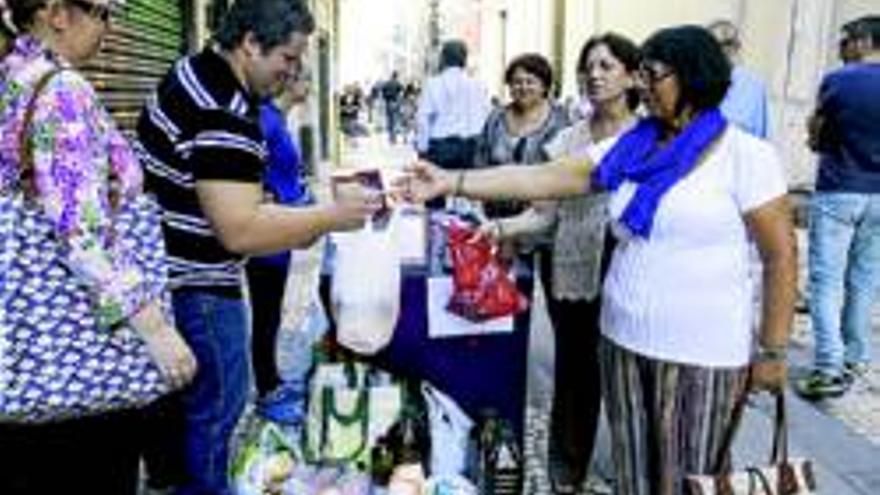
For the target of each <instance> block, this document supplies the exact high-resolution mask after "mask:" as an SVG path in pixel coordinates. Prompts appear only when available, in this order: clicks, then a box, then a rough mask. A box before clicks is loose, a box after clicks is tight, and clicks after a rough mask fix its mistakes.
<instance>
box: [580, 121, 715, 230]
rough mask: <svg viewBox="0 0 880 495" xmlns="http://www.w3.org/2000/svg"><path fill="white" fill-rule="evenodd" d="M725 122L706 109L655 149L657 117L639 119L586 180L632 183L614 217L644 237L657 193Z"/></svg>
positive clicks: (613, 185)
mask: <svg viewBox="0 0 880 495" xmlns="http://www.w3.org/2000/svg"><path fill="white" fill-rule="evenodd" d="M726 126H727V121H726V120H725V119H724V117H723V116H722V115H721V112H720V111H718V109H715V108H713V109H711V110H707V111H705V112H702V113H701V114H700V115H699V116H697V118H695V119H694V120H693V121H691V123H690V124H688V126H687V127H685V128H684V129H683V130H682V131H681V132H680V133H679V134H678V135H677V136H676V137H675V139H673V140H672V141H670V142H669V143H668V144H667V145H666V146H665V147H663V148H662V149H659V141H660V135H661V130H662V127H661V123H660V121H659V120H658V119H656V118H647V119H642V120H641V121H640V122H639V123H638V124H637V125H636V126H635V127H634V128H632V129H631V130H630V131H629V132H627V133H626V134H624V135H623V136H621V137H620V140H618V142H617V144H616V145H615V146H614V147H613V148H611V150H610V151H609V152H608V153H607V154H606V155H605V157H604V158H603V159H602V161H601V162H600V163H599V166H598V167H596V168H595V169H594V170H593V174H592V184H594V186H598V187H599V188H602V189H605V190H607V191H616V190H617V188H618V187H620V185H621V184H623V182H624V181H627V180H628V181H631V182H635V183H636V184H638V187H637V188H636V192H635V194H634V195H633V197H632V199H631V200H630V202H629V204H627V205H626V208H625V209H624V211H623V214H621V216H620V219H619V220H620V222H621V223H623V224H624V225H625V226H626V227H627V229H629V231H630V232H632V233H633V234H635V235H637V236H640V237H643V238H646V239H647V238H648V237H649V236H650V235H651V228H652V226H653V224H654V215H655V214H656V213H657V206H658V205H659V204H660V200H661V199H662V198H663V195H664V194H666V192H667V191H669V189H670V188H672V186H674V185H675V184H676V183H677V182H678V181H680V180H681V179H682V178H684V177H685V176H686V175H687V174H688V173H689V172H690V171H691V170H693V168H694V167H695V166H696V165H697V163H698V162H699V159H700V156H702V154H703V152H704V151H705V150H706V148H707V147H708V146H709V145H710V144H712V142H714V141H715V138H717V137H718V136H719V135H720V134H721V133H722V132H723V131H724V129H725V128H726Z"/></svg>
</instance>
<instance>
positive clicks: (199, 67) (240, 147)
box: [135, 48, 266, 296]
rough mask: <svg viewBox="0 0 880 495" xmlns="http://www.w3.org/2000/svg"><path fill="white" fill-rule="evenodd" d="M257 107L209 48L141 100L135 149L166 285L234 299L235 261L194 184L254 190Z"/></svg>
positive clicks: (258, 160)
mask: <svg viewBox="0 0 880 495" xmlns="http://www.w3.org/2000/svg"><path fill="white" fill-rule="evenodd" d="M258 103H259V102H258V101H256V100H255V99H254V98H253V97H251V96H250V95H249V94H248V92H247V90H246V89H245V88H244V87H243V86H242V85H241V83H240V82H239V81H238V79H236V77H235V76H234V74H233V72H232V69H231V67H230V66H229V64H228V63H227V62H226V60H225V59H224V58H223V57H221V56H220V55H219V54H218V53H217V52H216V51H215V50H214V49H212V48H207V49H205V50H204V51H202V52H201V53H199V54H196V55H193V56H190V57H186V58H183V59H181V60H179V61H178V62H177V63H176V64H175V65H174V67H173V68H172V69H171V70H170V71H169V72H168V74H167V75H166V76H165V78H164V79H163V80H162V82H161V83H160V84H159V87H158V88H157V90H156V93H154V94H153V95H152V96H151V97H150V98H149V99H148V101H147V103H146V105H145V107H144V109H143V111H142V113H141V116H140V119H139V121H138V126H137V135H138V142H137V143H136V146H135V148H136V150H137V152H138V154H139V155H140V158H141V163H142V164H143V166H144V170H145V171H146V187H147V189H148V190H149V191H150V192H151V193H153V194H155V195H156V197H157V199H158V201H159V204H160V205H161V206H162V209H163V217H164V218H163V222H164V223H163V225H164V231H165V241H166V244H167V249H168V255H169V269H170V278H171V286H172V288H174V289H179V288H199V289H202V290H210V291H213V292H218V293H222V294H225V295H232V296H240V294H241V289H240V281H241V278H240V269H241V265H242V261H243V257H242V256H241V255H238V254H235V253H232V252H229V251H227V250H226V249H224V248H223V246H222V245H221V244H220V242H219V240H218V239H217V236H216V235H215V233H214V231H213V229H212V228H211V225H210V224H209V222H208V219H207V218H206V217H205V214H204V212H203V211H202V208H201V206H200V204H199V201H198V197H197V196H196V188H195V186H196V181H198V180H228V181H236V182H253V183H260V182H261V180H262V174H263V169H264V166H265V160H266V149H265V145H264V142H263V137H262V133H261V131H260V127H259V104H258Z"/></svg>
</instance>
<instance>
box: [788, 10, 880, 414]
mask: <svg viewBox="0 0 880 495" xmlns="http://www.w3.org/2000/svg"><path fill="white" fill-rule="evenodd" d="M849 26H851V29H850V33H849V34H850V36H852V38H851V39H847V40H845V41H844V43H845V45H846V46H847V52H846V55H847V56H846V58H844V59H845V60H847V59H848V60H850V62H849V63H847V64H846V65H844V67H842V68H840V69H838V70H835V71H833V72H831V73H830V74H828V75H826V76H825V78H824V79H823V80H822V83H821V85H820V87H819V95H818V99H817V104H816V110H815V113H814V117H813V119H812V120H811V127H812V129H811V134H812V138H811V141H812V146H813V148H814V150H815V151H816V152H817V153H818V154H819V169H818V174H817V178H816V191H815V192H814V193H813V196H812V198H811V199H810V217H809V218H810V230H809V258H808V270H809V285H808V290H809V294H810V317H811V320H812V324H813V336H814V340H815V355H814V366H813V370H812V372H811V373H810V374H809V375H808V376H807V377H805V378H804V379H803V380H801V381H799V382H798V385H797V390H798V392H800V394H801V395H803V396H804V397H807V398H810V399H822V398H825V397H836V396H840V395H842V394H844V393H845V392H846V391H847V390H848V389H849V387H850V385H851V384H852V382H853V379H854V378H855V377H857V376H859V375H861V374H863V373H864V372H865V371H867V368H868V366H869V364H870V362H871V307H872V305H873V303H874V301H875V299H876V291H877V288H878V282H880V99H878V98H874V97H872V96H873V95H877V94H880V16H869V17H865V18H862V19H859V20H857V21H856V22H855V23H852V24H850V25H849ZM845 32H846V31H845ZM843 46H844V45H843V44H842V48H843ZM841 54H842V55H844V53H843V50H842V53H841Z"/></svg>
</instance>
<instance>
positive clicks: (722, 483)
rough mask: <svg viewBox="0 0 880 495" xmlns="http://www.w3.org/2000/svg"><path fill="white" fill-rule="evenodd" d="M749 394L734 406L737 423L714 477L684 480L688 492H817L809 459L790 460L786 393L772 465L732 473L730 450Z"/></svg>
mask: <svg viewBox="0 0 880 495" xmlns="http://www.w3.org/2000/svg"><path fill="white" fill-rule="evenodd" d="M747 395H748V392H745V393H743V395H742V397H741V398H739V399H738V400H737V403H736V404H735V405H734V412H733V418H734V420H733V421H732V422H731V424H730V425H729V426H728V428H727V430H726V431H725V433H724V437H723V438H722V440H721V449H720V450H719V456H718V460H717V462H716V464H715V469H714V471H713V472H714V474H708V475H689V476H687V477H686V478H685V491H686V493H688V494H689V495H809V494H812V493H818V492H816V478H815V476H814V474H813V464H812V462H811V461H810V460H808V459H791V458H789V457H788V427H787V422H786V406H785V393H784V392H779V393H777V394H775V395H776V397H775V400H776V417H775V421H774V426H773V451H772V454H771V456H770V463H769V464H767V465H764V466H747V467H746V468H744V469H742V470H740V471H731V470H730V469H729V466H730V447H731V445H732V444H733V437H734V435H735V432H736V430H737V429H738V426H739V421H740V419H741V417H742V411H743V409H744V407H745V403H746V398H747Z"/></svg>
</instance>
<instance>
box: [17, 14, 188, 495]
mask: <svg viewBox="0 0 880 495" xmlns="http://www.w3.org/2000/svg"><path fill="white" fill-rule="evenodd" d="M112 7H113V6H112V5H111V3H110V2H109V1H106V0H75V1H74V0H71V1H67V0H20V1H13V2H10V3H9V5H8V9H9V11H8V12H7V14H8V16H6V15H4V17H6V18H7V19H8V20H9V21H11V24H13V25H14V26H10V31H11V30H12V28H13V27H14V28H16V29H17V30H18V32H19V34H18V36H17V37H15V38H14V39H13V40H12V41H11V45H10V47H9V50H10V51H9V53H8V54H6V56H5V57H4V58H3V59H2V62H0V136H2V137H0V190H2V191H3V194H4V195H6V194H8V193H9V192H10V191H16V190H22V189H23V190H24V191H25V194H26V195H27V196H28V197H29V198H28V199H29V200H30V199H33V201H34V203H35V204H36V205H37V206H38V207H39V208H40V209H41V212H42V214H43V215H44V216H45V218H48V220H49V223H50V224H51V226H52V235H53V236H54V239H55V240H57V243H58V244H59V245H60V249H61V251H62V252H63V255H62V256H63V263H64V265H65V267H66V268H68V269H69V270H70V272H71V275H70V276H71V277H72V278H74V279H75V282H74V283H76V284H81V285H83V286H85V287H87V288H88V290H89V291H90V293H91V295H92V296H93V300H94V302H95V304H94V307H93V308H91V309H90V313H92V314H93V315H92V316H91V318H92V319H97V320H99V321H100V322H101V323H100V326H101V328H100V329H99V330H100V331H106V332H113V331H121V327H130V328H133V329H134V330H135V332H136V334H137V335H138V336H139V337H140V338H141V339H143V341H144V342H145V343H146V346H147V349H148V351H149V354H150V355H151V357H152V358H153V360H154V362H155V363H156V364H157V365H158V367H159V370H160V371H161V372H162V374H163V375H164V377H165V378H166V381H167V382H168V384H170V385H171V388H181V387H183V386H184V385H185V384H186V383H187V382H189V380H190V379H191V378H192V376H193V375H194V373H195V371H196V361H195V358H194V356H193V353H192V352H191V351H190V349H189V348H188V347H187V345H186V343H185V342H184V340H183V338H182V337H181V336H180V334H179V333H178V332H177V329H176V328H175V326H174V323H173V321H172V320H171V319H170V318H168V317H167V315H166V312H165V311H164V309H163V305H162V298H163V296H167V287H166V286H164V285H159V282H158V281H157V280H156V279H155V278H153V277H152V276H148V275H147V274H146V268H145V267H144V266H142V265H141V264H139V263H138V262H137V261H136V260H137V259H140V257H147V256H157V257H158V258H159V259H164V255H165V253H164V251H163V252H160V253H145V252H140V253H138V252H133V248H132V247H131V246H127V245H124V244H123V243H120V242H119V241H118V239H117V237H116V236H115V235H114V233H115V227H116V225H117V224H116V222H117V218H116V217H117V215H116V214H117V212H118V208H119V207H120V206H121V205H122V204H123V203H125V202H134V201H136V200H137V199H138V198H141V199H142V198H143V196H142V195H143V187H142V186H143V172H142V170H141V168H140V164H139V163H138V161H137V159H136V157H135V155H134V153H133V152H132V149H131V147H130V145H129V143H128V142H127V141H126V139H125V138H124V137H123V135H122V133H121V132H120V131H119V129H118V128H117V127H116V124H115V123H114V122H113V120H112V119H111V118H110V115H109V114H108V113H107V111H106V109H105V108H104V107H103V105H102V104H101V102H100V100H99V99H98V96H97V94H96V92H95V90H94V88H93V87H92V86H91V85H90V84H89V83H88V82H87V80H86V79H85V77H84V76H83V74H82V73H81V72H80V71H79V68H81V67H82V66H83V65H84V64H86V63H87V62H88V61H89V60H90V59H91V58H92V57H93V56H95V55H96V54H97V53H98V51H99V49H100V46H101V40H102V39H103V38H104V36H105V35H106V34H107V32H108V26H109V23H110V17H111V15H112ZM25 133H27V134H25ZM24 135H26V136H28V137H27V138H22V136H24ZM25 146H29V148H25ZM26 150H27V151H26ZM31 196H32V197H31ZM4 211H5V210H4ZM39 248H40V245H39V244H35V245H30V246H28V249H39ZM21 249H22V251H24V249H25V246H22V247H21ZM135 249H139V250H146V249H147V247H146V246H135ZM149 249H151V250H154V251H155V250H161V244H160V245H151V246H150V247H149ZM4 275H6V274H4ZM41 275H42V274H41ZM46 275H47V276H48V275H49V274H46ZM25 276H27V275H25ZM6 280H7V279H4V283H5V281H6ZM163 283H164V281H163ZM52 295H55V296H61V295H66V296H69V294H59V293H51V294H48V295H47V294H39V295H36V296H34V297H33V298H32V300H30V301H29V302H31V303H32V307H29V308H28V310H27V314H28V315H29V316H30V320H31V321H38V322H39V327H36V328H38V329H39V331H43V332H46V334H45V335H42V336H41V337H40V339H34V340H33V341H32V343H33V344H34V345H35V346H49V345H47V344H46V342H47V340H48V341H49V342H50V343H51V342H54V341H52V340H51V339H50V338H49V336H48V334H49V333H50V332H54V331H55V329H56V327H60V326H61V325H65V326H67V327H68V328H70V329H72V330H68V332H78V333H81V334H83V335H80V334H70V335H69V339H71V340H73V341H75V342H77V343H79V344H82V345H83V347H82V349H83V350H84V351H85V352H90V351H94V350H95V345H94V344H95V342H96V338H95V336H88V335H84V333H86V332H88V331H90V330H89V329H88V327H87V324H86V323H82V322H81V321H77V322H76V324H74V323H72V322H71V321H69V320H67V321H62V322H60V323H59V319H58V317H57V316H56V315H54V314H53V313H54V312H55V311H57V307H56V306H54V305H53V304H55V303H54V302H53V301H49V300H47V297H48V296H52ZM4 304H5V302H4ZM74 304H75V303H74V302H71V303H70V307H69V308H65V311H67V310H69V311H71V312H76V311H78V310H77V309H76V308H75V306H74ZM5 309H8V307H6V308H5ZM2 319H3V322H2V324H3V325H4V327H6V328H4V329H3V333H4V334H5V333H6V331H7V330H9V329H10V328H9V327H7V326H8V325H9V326H17V325H19V324H21V325H23V327H24V328H27V325H28V323H27V322H22V321H19V320H18V319H17V318H16V317H15V315H14V314H11V313H9V312H5V311H4V314H3V316H2ZM80 325H81V326H80ZM6 342H7V341H6V340H5V335H4V344H5V343H6ZM4 347H5V346H4ZM49 347H50V348H51V350H52V351H53V352H55V353H56V354H58V353H59V352H61V351H62V349H56V348H54V347H51V346H49ZM64 350H65V352H66V351H67V350H69V349H64ZM104 350H106V349H104ZM2 352H3V355H2V356H0V359H2V360H3V361H4V364H3V372H4V373H5V372H6V371H7V370H8V369H9V368H7V366H8V364H7V363H6V361H7V360H8V359H10V358H11V360H12V361H13V362H14V361H15V360H16V359H17V357H16V355H15V354H13V355H11V356H10V355H8V354H7V352H8V349H3V351H2ZM90 356H91V357H89V358H88V359H89V360H91V361H100V362H101V363H103V364H107V363H105V361H104V360H103V357H102V356H94V355H90ZM20 357H21V356H18V358H20ZM119 357H120V358H121V357H123V356H119ZM125 357H128V358H131V357H132V356H130V355H127V356H125ZM64 358H65V360H66V361H67V362H66V363H65V364H63V366H67V367H70V366H73V367H78V366H80V365H85V364H86V358H83V359H81V360H80V359H76V358H77V355H76V353H73V352H71V353H69V354H65V356H64ZM71 358H73V360H72V361H71V360H70V359H71ZM60 359H61V358H60V357H59V358H58V362H57V363H54V364H57V365H58V366H59V367H60V366H62V363H61V362H60ZM23 364H25V363H16V364H15V366H16V367H18V366H19V365H23ZM30 364H31V366H34V363H33V362H31V363H30ZM110 364H111V365H112V363H110ZM65 373H66V374H67V375H68V378H67V379H68V380H69V381H70V382H71V383H75V382H76V381H78V380H79V381H80V383H79V385H80V386H81V387H83V388H86V387H91V386H92V384H91V383H89V382H88V379H87V377H86V376H85V375H82V376H80V375H76V374H74V373H71V372H65ZM45 376H53V375H51V374H49V373H47V374H46V375H45ZM3 382H4V386H6V385H8V384H9V381H8V380H7V379H6V378H4V379H3ZM71 383H49V384H47V389H48V390H51V391H52V392H53V394H54V398H56V399H61V400H70V399H72V397H70V396H69V395H65V394H69V392H70V391H69V390H68V387H69V386H70V385H71ZM126 385H133V386H137V385H138V383H132V384H126ZM18 386H20V384H19V385H18ZM143 386H144V387H146V385H143ZM13 387H15V386H13ZM3 392H4V399H6V398H7V396H6V395H5V394H6V393H7V392H9V390H4V391H3ZM90 392H96V393H97V394H98V395H101V394H103V393H104V391H102V390H90ZM117 400H118V401H120V402H124V401H125V400H126V399H125V395H124V394H122V395H121V396H120V397H118V398H117ZM4 412H6V409H5V407H4ZM80 412H84V411H80ZM142 413H143V411H142V410H140V409H132V410H118V411H113V412H106V413H101V414H98V415H93V416H80V415H79V414H78V413H77V414H75V415H74V417H72V418H70V419H65V420H62V421H59V422H56V423H47V424H18V423H0V466H2V475H0V493H3V494H4V495H33V494H43V493H94V494H101V495H105V494H106V495H111V494H112V495H126V494H130V495H134V494H135V493H137V485H138V466H139V456H140V441H139V440H140V439H139V435H140V431H141V429H142V427H143V417H142Z"/></svg>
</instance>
